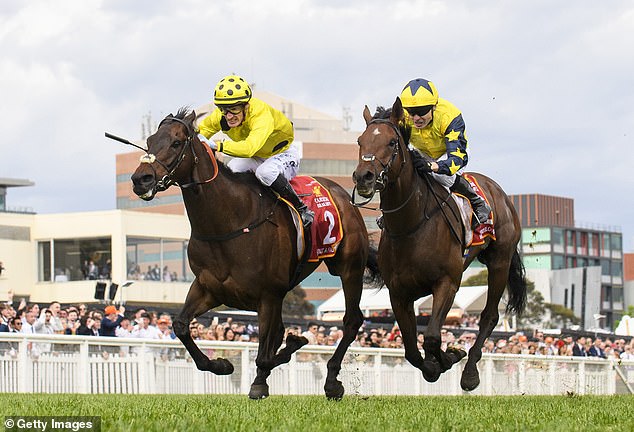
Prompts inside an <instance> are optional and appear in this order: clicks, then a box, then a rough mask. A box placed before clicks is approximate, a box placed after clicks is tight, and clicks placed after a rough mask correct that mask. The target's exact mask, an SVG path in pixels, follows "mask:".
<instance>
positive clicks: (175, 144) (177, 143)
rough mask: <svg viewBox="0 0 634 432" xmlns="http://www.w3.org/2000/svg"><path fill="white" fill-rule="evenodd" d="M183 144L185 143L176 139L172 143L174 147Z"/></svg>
mask: <svg viewBox="0 0 634 432" xmlns="http://www.w3.org/2000/svg"><path fill="white" fill-rule="evenodd" d="M181 145H183V142H182V141H174V142H173V143H172V148H176V147H180V146H181Z"/></svg>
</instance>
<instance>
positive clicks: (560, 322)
mask: <svg viewBox="0 0 634 432" xmlns="http://www.w3.org/2000/svg"><path fill="white" fill-rule="evenodd" d="M544 306H545V308H546V309H548V310H549V311H550V322H549V323H548V324H549V327H568V325H569V324H580V323H581V320H580V319H579V318H578V317H577V316H575V313H574V312H573V311H572V309H568V308H567V307H565V306H562V305H560V304H554V303H545V304H544Z"/></svg>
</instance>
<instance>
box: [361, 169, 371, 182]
mask: <svg viewBox="0 0 634 432" xmlns="http://www.w3.org/2000/svg"><path fill="white" fill-rule="evenodd" d="M363 178H364V179H365V180H366V181H371V180H373V179H374V173H373V172H371V171H368V172H367V173H365V175H364V176H363Z"/></svg>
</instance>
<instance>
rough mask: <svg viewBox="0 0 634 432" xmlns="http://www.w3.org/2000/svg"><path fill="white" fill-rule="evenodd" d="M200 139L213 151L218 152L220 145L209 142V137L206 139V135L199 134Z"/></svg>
mask: <svg viewBox="0 0 634 432" xmlns="http://www.w3.org/2000/svg"><path fill="white" fill-rule="evenodd" d="M198 139H199V140H200V142H201V143H203V144H207V145H208V146H209V147H210V148H211V149H212V150H214V151H216V150H218V144H216V143H215V142H214V141H209V140H208V139H207V137H205V135H203V134H198Z"/></svg>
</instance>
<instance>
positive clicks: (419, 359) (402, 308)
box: [390, 291, 441, 382]
mask: <svg viewBox="0 0 634 432" xmlns="http://www.w3.org/2000/svg"><path fill="white" fill-rule="evenodd" d="M390 303H392V311H393V312H394V316H395V317H396V321H397V322H398V326H399V328H400V329H401V335H402V336H403V346H404V347H405V358H406V359H407V361H408V362H410V364H411V365H412V366H414V367H415V368H418V369H420V370H421V371H422V372H423V377H424V378H425V380H426V381H428V382H435V381H437V380H438V378H439V377H440V374H441V371H440V367H439V366H438V364H437V363H433V362H425V361H423V356H422V355H421V354H420V351H419V350H418V345H417V334H416V315H415V314H414V302H411V301H407V300H404V299H400V298H396V296H393V295H392V292H391V291H390Z"/></svg>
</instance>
